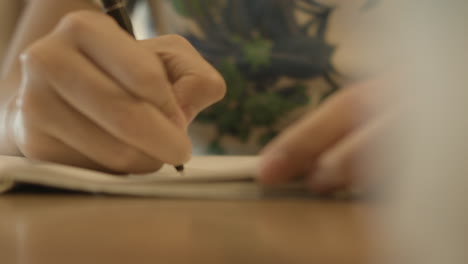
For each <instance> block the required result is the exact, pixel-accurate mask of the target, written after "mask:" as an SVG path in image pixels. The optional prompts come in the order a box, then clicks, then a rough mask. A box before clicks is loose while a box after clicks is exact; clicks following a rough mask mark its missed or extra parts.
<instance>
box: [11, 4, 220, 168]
mask: <svg viewBox="0 0 468 264" xmlns="http://www.w3.org/2000/svg"><path fill="white" fill-rule="evenodd" d="M21 64H22V76H23V81H22V84H21V92H20V93H19V94H18V95H17V104H15V105H14V107H13V109H12V112H13V113H14V115H13V116H12V118H11V122H13V123H14V130H15V131H14V132H12V133H11V134H12V135H13V137H14V140H15V142H16V143H17V145H18V148H19V149H20V150H21V152H22V153H23V154H24V155H25V156H26V157H29V158H34V159H39V160H46V161H53V162H58V163H63V164H68V165H74V166H79V167H85V168H91V169H97V170H105V171H112V172H121V173H144V172H151V171H155V170H157V169H159V168H160V166H161V165H162V164H163V163H167V164H173V165H177V164H183V163H185V162H186V161H187V160H188V159H189V158H190V155H191V143H190V140H189V138H188V136H187V133H186V127H187V125H188V123H189V122H190V121H191V120H192V119H193V118H194V117H195V115H196V114H197V113H198V112H200V111H201V110H202V109H204V108H205V107H207V106H209V105H211V104H212V103H214V102H216V101H217V100H219V99H221V98H222V96H223V95H224V93H225V85H224V81H223V79H222V78H221V77H220V75H219V74H218V73H217V71H216V70H215V69H214V68H213V67H212V66H211V65H209V64H208V63H207V62H206V61H205V60H203V58H202V57H201V56H200V55H199V54H198V53H197V52H196V50H195V49H194V48H193V47H192V46H191V45H190V44H189V43H188V42H187V41H186V40H185V39H183V38H181V37H179V36H162V37H158V38H154V39H150V40H145V41H136V40H135V39H134V38H133V37H132V36H131V35H129V34H127V33H126V32H124V31H123V30H122V29H121V28H120V27H119V26H118V24H117V23H116V22H115V21H114V20H113V19H111V18H110V17H109V16H107V15H105V14H102V13H98V12H93V11H79V12H75V13H71V14H69V15H67V16H66V17H64V18H63V19H62V20H61V22H60V23H59V24H58V25H57V26H56V28H55V30H53V32H52V33H51V34H49V35H47V36H45V37H43V38H41V39H40V40H38V41H36V42H35V43H34V44H33V45H31V46H30V47H29V48H28V49H27V50H26V51H25V52H24V53H23V54H22V56H21Z"/></svg>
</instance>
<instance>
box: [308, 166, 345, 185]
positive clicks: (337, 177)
mask: <svg viewBox="0 0 468 264" xmlns="http://www.w3.org/2000/svg"><path fill="white" fill-rule="evenodd" d="M341 176H342V175H341V173H340V171H339V170H338V168H337V166H336V165H335V164H334V163H333V162H322V163H321V164H319V165H318V167H317V169H316V171H315V172H314V174H313V175H312V177H311V178H310V180H309V181H308V184H309V185H310V186H311V187H312V188H314V189H316V190H319V191H323V190H327V189H329V188H332V187H334V186H337V185H339V184H340V183H341V182H342V180H343V179H342V178H341Z"/></svg>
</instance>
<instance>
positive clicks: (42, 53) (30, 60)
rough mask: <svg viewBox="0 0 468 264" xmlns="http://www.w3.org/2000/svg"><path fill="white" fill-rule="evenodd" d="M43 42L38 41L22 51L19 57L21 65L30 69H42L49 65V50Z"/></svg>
mask: <svg viewBox="0 0 468 264" xmlns="http://www.w3.org/2000/svg"><path fill="white" fill-rule="evenodd" d="M47 46H48V45H47V43H46V41H44V40H41V41H38V42H36V43H34V44H32V45H31V46H30V47H28V48H27V49H26V50H24V51H23V52H22V53H21V55H20V61H21V63H22V64H23V65H24V66H26V67H28V68H30V67H34V68H36V67H39V68H44V67H46V66H47V65H48V64H49V63H50V56H48V54H49V48H48V47H47Z"/></svg>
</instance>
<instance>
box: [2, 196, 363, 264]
mask: <svg viewBox="0 0 468 264" xmlns="http://www.w3.org/2000/svg"><path fill="white" fill-rule="evenodd" d="M369 211H370V206H369V205H368V204H367V203H366V202H363V201H332V200H313V199H309V200H307V199H279V200H266V201H206V200H158V199H141V198H127V197H105V196H92V195H82V194H69V193H68V194H67V193H33V194H28V193H19V194H9V195H4V196H0V263H2V264H16V263H18V264H23V263H27V264H29V263H34V264H36V263H40V264H55V263H60V264H62V263H63V264H65V263H99V264H106V263H112V264H120V263H162V264H166V263H167V264H172V263H217V264H218V263H235V264H243V263H255V264H257V263H268V264H275V263H287V264H289V263H307V264H311V263H320V264H327V263H346V264H353V263H368V261H367V258H368V252H369V244H370V243H369V240H368V239H367V233H368V229H367V228H368V220H369V219H368V215H369Z"/></svg>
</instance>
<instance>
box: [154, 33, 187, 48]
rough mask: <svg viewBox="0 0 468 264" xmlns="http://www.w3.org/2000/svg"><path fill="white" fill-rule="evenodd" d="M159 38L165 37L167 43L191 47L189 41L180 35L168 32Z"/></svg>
mask: <svg viewBox="0 0 468 264" xmlns="http://www.w3.org/2000/svg"><path fill="white" fill-rule="evenodd" d="M161 38H165V39H166V40H167V41H168V42H169V43H173V44H174V45H177V46H190V47H192V44H191V43H190V41H188V40H187V39H186V38H184V37H182V36H181V35H177V34H168V35H164V36H161Z"/></svg>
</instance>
